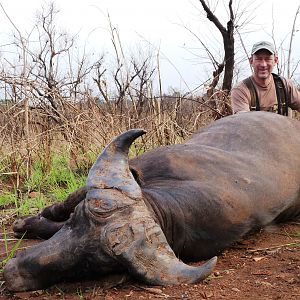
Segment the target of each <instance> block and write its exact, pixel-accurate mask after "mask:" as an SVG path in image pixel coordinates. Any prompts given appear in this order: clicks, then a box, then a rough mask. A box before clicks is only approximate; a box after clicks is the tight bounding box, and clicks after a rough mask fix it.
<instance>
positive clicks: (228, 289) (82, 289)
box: [0, 223, 300, 300]
mask: <svg viewBox="0 0 300 300" xmlns="http://www.w3.org/2000/svg"><path fill="white" fill-rule="evenodd" d="M8 237H12V235H11V234H10V233H9V236H8ZM37 242H39V241H31V240H24V241H23V243H22V245H21V247H27V246H30V245H32V244H33V243H37ZM1 243H2V245H1V249H2V252H1V253H2V257H1V259H3V256H4V252H5V250H4V242H3V237H1ZM14 243H16V241H13V240H12V241H10V242H9V247H10V248H11V247H12V246H13V244H14ZM199 264H200V263H199ZM0 276H1V278H0V280H2V281H1V291H0V299H71V300H73V299H99V300H114V299H145V300H146V299H191V300H195V299H197V300H198V299H230V300H233V299H239V300H244V299H247V300H251V299H255V300H258V299H263V300H269V299H272V300H273V299H276V300H277V299H278V300H279V299H283V300H291V299H292V300H296V299H300V223H291V224H285V225H281V226H276V227H269V228H267V229H265V230H263V231H261V232H259V233H255V234H252V235H249V236H248V237H247V238H245V239H243V240H242V241H240V242H238V243H236V244H235V245H234V246H233V247H231V248H230V249H228V250H226V251H225V252H224V253H223V254H222V255H221V256H219V260H218V263H217V267H216V269H215V272H214V274H213V275H212V276H210V277H209V278H208V279H206V280H205V281H204V282H202V283H198V284H190V285H180V286H169V287H161V286H146V285H143V284H140V283H138V282H137V281H135V280H133V279H131V278H129V277H128V276H127V275H125V274H116V275H115V276H110V277H106V278H102V279H99V280H98V281H89V282H77V283H61V284H57V285H55V286H53V287H51V288H49V289H47V290H39V291H35V292H22V293H15V294H12V293H9V292H8V291H7V290H6V289H5V282H3V277H2V275H0Z"/></svg>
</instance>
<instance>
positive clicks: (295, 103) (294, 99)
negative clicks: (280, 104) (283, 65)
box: [286, 79, 300, 112]
mask: <svg viewBox="0 0 300 300" xmlns="http://www.w3.org/2000/svg"><path fill="white" fill-rule="evenodd" d="M286 84H287V89H288V92H289V95H291V98H290V104H289V106H290V108H291V109H294V110H297V111H298V112H300V91H299V90H298V89H297V88H296V86H295V85H294V84H293V82H292V80H290V79H286Z"/></svg>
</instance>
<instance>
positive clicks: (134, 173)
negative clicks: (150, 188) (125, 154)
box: [129, 166, 144, 186]
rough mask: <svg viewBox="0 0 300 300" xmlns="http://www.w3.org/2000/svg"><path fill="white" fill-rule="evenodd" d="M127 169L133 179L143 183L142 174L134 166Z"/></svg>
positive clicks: (139, 183)
mask: <svg viewBox="0 0 300 300" xmlns="http://www.w3.org/2000/svg"><path fill="white" fill-rule="evenodd" d="M129 170H130V172H131V174H132V176H133V178H134V180H135V181H136V182H137V183H138V185H139V186H141V185H142V184H143V183H144V179H143V174H142V172H140V171H139V170H138V169H136V168H135V167H132V166H130V167H129Z"/></svg>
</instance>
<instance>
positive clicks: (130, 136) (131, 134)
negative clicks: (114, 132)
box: [112, 129, 147, 152]
mask: <svg viewBox="0 0 300 300" xmlns="http://www.w3.org/2000/svg"><path fill="white" fill-rule="evenodd" d="M146 132H147V131H146V130H144V129H130V130H128V131H125V132H124V133H122V134H120V135H118V136H117V137H116V138H115V139H114V140H113V141H112V144H114V145H115V146H116V147H117V148H120V149H122V151H125V152H127V151H128V150H129V147H130V146H131V144H132V143H133V142H134V140H136V139H137V138H138V137H140V136H142V135H143V134H145V133H146Z"/></svg>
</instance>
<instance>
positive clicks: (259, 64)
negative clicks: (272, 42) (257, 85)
mask: <svg viewBox="0 0 300 300" xmlns="http://www.w3.org/2000/svg"><path fill="white" fill-rule="evenodd" d="M277 62H278V57H277V56H276V55H274V54H271V52H269V51H268V50H265V49H262V50H259V51H257V52H256V53H255V54H253V55H252V56H251V58H250V64H251V66H252V68H253V72H254V77H256V78H257V79H267V78H268V77H269V76H270V75H271V73H272V70H273V68H274V66H275V65H276V64H277Z"/></svg>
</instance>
